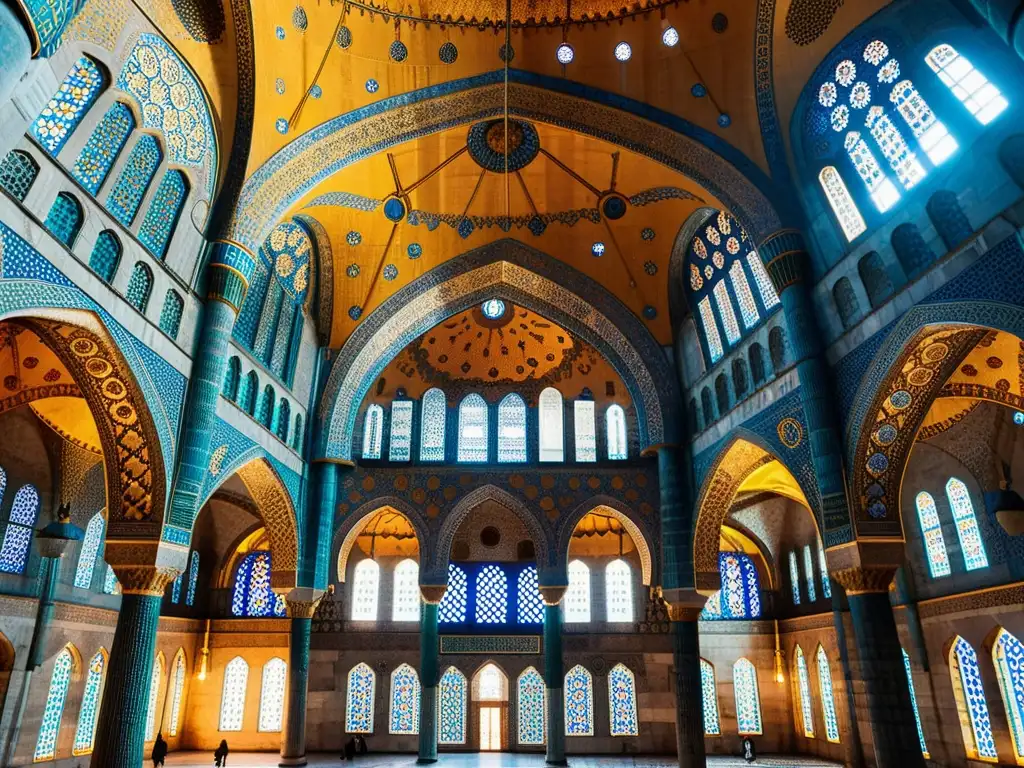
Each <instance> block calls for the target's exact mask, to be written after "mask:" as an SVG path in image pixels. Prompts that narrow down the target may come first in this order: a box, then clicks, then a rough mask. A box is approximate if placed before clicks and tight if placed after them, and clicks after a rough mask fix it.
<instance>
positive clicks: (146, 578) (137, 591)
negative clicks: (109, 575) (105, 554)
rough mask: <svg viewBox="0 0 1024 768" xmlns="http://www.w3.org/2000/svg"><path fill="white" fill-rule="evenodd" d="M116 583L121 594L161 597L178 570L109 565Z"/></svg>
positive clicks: (162, 567) (150, 566)
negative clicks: (119, 587) (118, 584)
mask: <svg viewBox="0 0 1024 768" xmlns="http://www.w3.org/2000/svg"><path fill="white" fill-rule="evenodd" d="M110 567H111V568H113V569H114V574H115V575H116V576H117V581H118V583H120V585H121V594H124V595H145V596H147V597H163V596H164V592H166V591H167V585H168V584H170V583H171V582H172V581H174V580H175V579H176V578H177V577H178V574H179V573H181V569H180V568H170V567H164V566H155V565H111V566H110Z"/></svg>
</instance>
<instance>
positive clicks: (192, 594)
mask: <svg viewBox="0 0 1024 768" xmlns="http://www.w3.org/2000/svg"><path fill="white" fill-rule="evenodd" d="M198 583H199V553H198V552H193V553H192V563H191V564H190V565H189V567H188V591H187V592H185V605H192V604H193V603H194V602H195V600H196V585H197V584H198Z"/></svg>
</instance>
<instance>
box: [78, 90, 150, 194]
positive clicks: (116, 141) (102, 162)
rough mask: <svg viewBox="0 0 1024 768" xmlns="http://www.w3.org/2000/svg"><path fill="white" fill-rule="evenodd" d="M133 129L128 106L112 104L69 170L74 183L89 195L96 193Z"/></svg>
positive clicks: (133, 120)
mask: <svg viewBox="0 0 1024 768" xmlns="http://www.w3.org/2000/svg"><path fill="white" fill-rule="evenodd" d="M134 128H135V117H134V115H132V111H131V109H129V108H128V105H127V104H123V103H122V102H120V101H117V102H114V104H113V105H112V106H111V107H110V109H108V110H107V114H105V115H104V116H103V119H102V120H100V122H99V124H98V125H97V126H96V128H95V129H94V130H93V132H92V135H91V136H89V140H88V141H87V142H86V143H85V147H83V149H82V153H81V154H80V155H79V156H78V160H76V161H75V164H74V166H73V167H72V168H71V175H72V176H74V177H75V181H77V182H78V183H79V184H81V185H82V186H83V187H84V188H85V189H86V190H88V191H89V192H91V193H92V194H93V195H95V194H96V193H97V192H99V191H100V187H101V186H102V185H103V182H104V180H105V179H106V178H107V174H108V173H110V169H111V168H112V167H113V165H114V161H115V160H117V156H118V154H120V152H121V149H122V148H123V147H124V145H125V142H127V141H128V135H129V134H130V133H131V132H132V130H133V129H134Z"/></svg>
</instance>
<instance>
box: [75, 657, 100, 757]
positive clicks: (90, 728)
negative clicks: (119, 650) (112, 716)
mask: <svg viewBox="0 0 1024 768" xmlns="http://www.w3.org/2000/svg"><path fill="white" fill-rule="evenodd" d="M105 663H106V659H105V658H104V657H103V651H97V652H96V655H95V656H93V657H92V660H91V661H90V662H89V674H88V676H86V678H85V691H84V692H83V693H82V707H81V709H80V710H79V712H78V726H77V727H76V728H75V743H74V746H73V747H72V750H71V754H73V755H87V754H89V753H90V752H92V742H93V738H94V737H95V735H96V715H97V714H99V709H100V692H101V690H102V688H103V668H104V666H105Z"/></svg>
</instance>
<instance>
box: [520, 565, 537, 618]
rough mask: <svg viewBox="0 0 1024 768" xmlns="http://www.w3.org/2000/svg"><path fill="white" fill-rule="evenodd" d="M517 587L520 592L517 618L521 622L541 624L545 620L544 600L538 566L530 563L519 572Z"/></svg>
mask: <svg viewBox="0 0 1024 768" xmlns="http://www.w3.org/2000/svg"><path fill="white" fill-rule="evenodd" d="M516 588H517V591H518V593H519V599H518V604H517V605H516V620H517V621H518V622H519V623H520V624H540V623H541V622H542V621H544V601H543V600H541V597H540V585H539V584H538V581H537V569H536V567H534V566H532V565H529V566H527V567H526V568H523V570H521V571H520V572H519V579H518V582H517V584H516Z"/></svg>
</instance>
